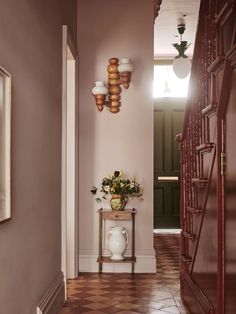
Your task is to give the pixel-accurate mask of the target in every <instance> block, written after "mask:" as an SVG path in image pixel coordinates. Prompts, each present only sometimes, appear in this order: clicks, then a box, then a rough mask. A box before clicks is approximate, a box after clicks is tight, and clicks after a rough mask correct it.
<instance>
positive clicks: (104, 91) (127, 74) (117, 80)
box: [92, 58, 133, 113]
mask: <svg viewBox="0 0 236 314" xmlns="http://www.w3.org/2000/svg"><path fill="white" fill-rule="evenodd" d="M132 71H133V65H132V64H131V63H130V60H129V59H125V58H123V59H120V61H119V59H117V58H111V59H109V64H108V66H107V72H108V83H107V87H106V85H105V84H104V82H103V81H96V82H95V87H93V89H92V93H93V95H94V96H95V101H96V105H97V108H98V110H99V111H102V110H103V107H104V106H108V107H109V108H110V111H111V112H112V113H117V112H119V111H120V105H121V103H120V93H121V87H120V85H123V87H124V88H125V89H127V88H129V83H130V80H131V73H132ZM107 97H108V99H106V98H107Z"/></svg>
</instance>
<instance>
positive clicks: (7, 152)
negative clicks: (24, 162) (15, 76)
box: [0, 67, 11, 223]
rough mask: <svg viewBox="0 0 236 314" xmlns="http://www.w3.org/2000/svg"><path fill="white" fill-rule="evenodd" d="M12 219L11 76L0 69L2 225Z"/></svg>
mask: <svg viewBox="0 0 236 314" xmlns="http://www.w3.org/2000/svg"><path fill="white" fill-rule="evenodd" d="M10 218H11V75H10V74H9V73H8V72H7V71H6V70H5V69H3V68H2V67H0V223H1V222H5V221H7V220H9V219H10Z"/></svg>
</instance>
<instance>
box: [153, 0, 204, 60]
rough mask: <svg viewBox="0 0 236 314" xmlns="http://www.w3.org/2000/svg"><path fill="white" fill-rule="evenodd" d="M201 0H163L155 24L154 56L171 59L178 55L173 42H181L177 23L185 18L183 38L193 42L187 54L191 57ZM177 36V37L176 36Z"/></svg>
mask: <svg viewBox="0 0 236 314" xmlns="http://www.w3.org/2000/svg"><path fill="white" fill-rule="evenodd" d="M199 5H200V0H162V3H161V5H160V11H159V14H158V16H157V18H156V20H155V24H154V57H155V59H171V58H173V57H175V56H176V55H177V51H176V49H175V48H174V47H173V46H172V44H173V43H176V42H177V43H179V41H180V39H179V36H178V31H177V25H178V24H180V23H181V19H182V20H184V22H185V25H186V30H185V32H184V34H183V38H182V39H183V40H187V41H188V42H189V43H192V44H191V46H190V47H189V48H188V50H187V52H186V54H187V55H188V56H189V57H191V56H192V54H193V48H194V39H195V34H196V28H197V22H198V11H199ZM176 36H177V37H176Z"/></svg>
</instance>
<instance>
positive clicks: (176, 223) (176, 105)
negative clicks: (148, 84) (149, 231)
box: [154, 98, 185, 229]
mask: <svg viewBox="0 0 236 314" xmlns="http://www.w3.org/2000/svg"><path fill="white" fill-rule="evenodd" d="M184 110H185V99H184V98H179V99H178V98H163V99H159V100H157V101H156V102H155V107H154V132H155V133H154V180H155V181H154V229H163V228H164V229H179V228H180V178H179V176H180V167H179V161H180V157H179V156H180V155H179V148H178V143H177V142H176V140H175V136H176V135H177V134H179V133H181V132H182V128H183V119H184Z"/></svg>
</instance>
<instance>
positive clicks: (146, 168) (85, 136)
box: [78, 0, 155, 271]
mask: <svg viewBox="0 0 236 314" xmlns="http://www.w3.org/2000/svg"><path fill="white" fill-rule="evenodd" d="M78 45H79V106H80V109H79V111H80V113H79V119H80V122H79V125H80V126H79V128H80V129H79V131H80V148H79V151H80V155H79V158H80V170H79V174H80V182H79V187H80V189H79V202H80V218H79V220H80V225H79V232H80V236H79V250H80V270H81V271H96V270H97V264H96V257H97V256H96V255H97V249H98V215H97V213H96V210H97V209H98V208H99V206H100V205H98V204H96V203H95V201H94V198H93V197H92V195H91V194H90V192H89V191H90V189H91V187H92V186H93V185H94V184H96V185H97V184H98V183H99V182H100V181H101V179H102V177H103V176H104V175H106V174H108V173H111V172H112V171H114V170H119V169H122V170H123V171H125V172H126V173H127V175H129V176H136V178H137V180H138V181H139V182H140V183H142V184H143V186H144V201H143V202H139V201H135V200H133V201H132V200H131V201H129V204H128V206H129V207H133V206H135V207H137V208H138V214H137V228H136V234H137V237H136V241H137V242H136V253H137V255H138V263H137V267H136V270H137V271H153V270H154V268H155V258H154V252H153V243H152V226H153V100H152V78H153V0H145V1H137V0H129V1H127V0H121V1H115V0H100V1H93V0H79V2H78ZM110 57H119V58H122V57H128V58H130V59H131V60H132V62H133V64H134V67H135V72H134V74H133V78H132V83H131V85H130V88H129V89H128V90H124V91H123V92H122V95H121V97H122V107H121V111H120V112H119V113H118V114H112V113H110V112H109V111H108V110H107V108H105V109H104V111H103V112H98V111H97V109H96V106H95V102H94V98H93V96H92V95H91V88H92V86H93V83H94V81H95V80H105V79H106V77H107V72H106V67H107V62H108V59H109V58H110ZM104 206H107V205H104ZM112 270H114V269H112Z"/></svg>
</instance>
